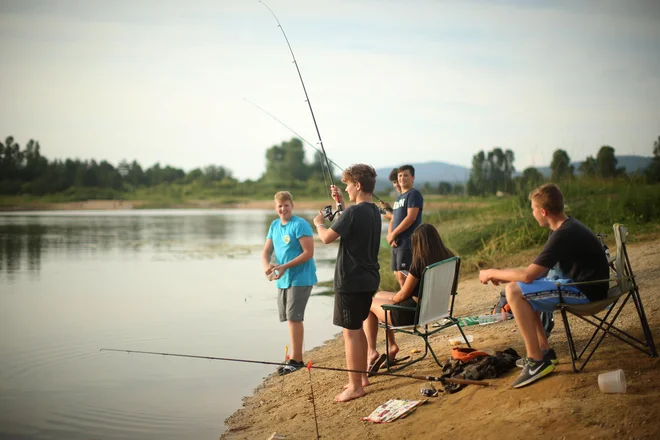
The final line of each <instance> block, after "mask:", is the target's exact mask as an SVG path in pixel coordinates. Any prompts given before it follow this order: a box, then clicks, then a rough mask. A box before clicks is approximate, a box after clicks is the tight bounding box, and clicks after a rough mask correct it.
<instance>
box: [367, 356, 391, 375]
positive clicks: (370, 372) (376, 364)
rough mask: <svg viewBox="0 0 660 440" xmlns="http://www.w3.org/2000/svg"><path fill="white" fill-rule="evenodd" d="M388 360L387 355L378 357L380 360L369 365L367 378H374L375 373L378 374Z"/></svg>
mask: <svg viewBox="0 0 660 440" xmlns="http://www.w3.org/2000/svg"><path fill="white" fill-rule="evenodd" d="M386 360H387V355H386V354H385V353H383V354H381V355H380V356H378V359H376V362H374V363H373V364H371V365H369V368H368V370H367V371H368V373H367V377H371V376H373V375H374V373H376V372H377V371H378V370H380V366H381V365H383V362H385V361H386Z"/></svg>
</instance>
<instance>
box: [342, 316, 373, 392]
mask: <svg viewBox="0 0 660 440" xmlns="http://www.w3.org/2000/svg"><path fill="white" fill-rule="evenodd" d="M344 344H345V346H346V366H347V368H348V369H349V370H360V371H366V369H367V337H366V336H365V334H364V330H363V329H361V328H360V329H358V330H349V329H344ZM363 377H364V379H366V374H365V373H348V387H346V389H344V391H342V392H341V393H340V394H338V395H337V396H336V397H335V401H337V402H348V401H349V400H353V399H357V398H360V397H362V396H364V395H365V394H366V392H365V391H364V387H363V385H362V383H363Z"/></svg>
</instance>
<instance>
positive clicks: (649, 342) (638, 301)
mask: <svg viewBox="0 0 660 440" xmlns="http://www.w3.org/2000/svg"><path fill="white" fill-rule="evenodd" d="M632 297H633V301H634V302H635V308H637V314H638V315H639V320H640V321H641V323H642V331H643V332H644V339H645V340H646V344H644V345H646V346H647V347H648V348H649V350H650V355H651V357H658V351H657V350H656V348H655V342H653V335H652V334H651V328H650V327H649V322H648V320H647V319H646V312H644V306H643V305H642V297H641V296H640V295H639V288H638V287H637V286H635V288H634V289H633V293H632Z"/></svg>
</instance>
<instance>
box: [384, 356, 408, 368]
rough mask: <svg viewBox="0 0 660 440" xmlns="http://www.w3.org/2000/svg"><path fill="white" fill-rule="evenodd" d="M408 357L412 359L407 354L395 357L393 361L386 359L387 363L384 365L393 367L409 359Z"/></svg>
mask: <svg viewBox="0 0 660 440" xmlns="http://www.w3.org/2000/svg"><path fill="white" fill-rule="evenodd" d="M408 359H410V356H405V357H402V358H398V359H394V360H393V361H392V362H391V363H390V362H389V361H387V360H386V361H385V363H384V364H383V367H385V368H388V367H393V366H395V365H397V364H400V363H401V362H403V361H405V360H408Z"/></svg>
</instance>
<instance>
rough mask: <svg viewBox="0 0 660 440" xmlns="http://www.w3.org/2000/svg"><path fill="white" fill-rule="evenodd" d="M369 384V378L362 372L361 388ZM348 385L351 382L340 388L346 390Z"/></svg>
mask: <svg viewBox="0 0 660 440" xmlns="http://www.w3.org/2000/svg"><path fill="white" fill-rule="evenodd" d="M369 385H371V382H369V379H368V378H367V375H366V374H363V375H362V387H363V388H364V387H368V386H369ZM350 386H351V384H350V383H347V384H346V385H344V387H343V388H342V389H343V390H347V389H348V387H350Z"/></svg>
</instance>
